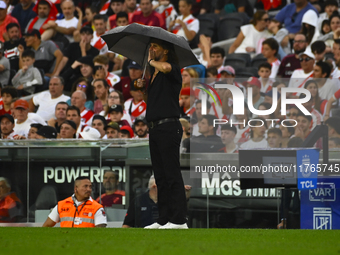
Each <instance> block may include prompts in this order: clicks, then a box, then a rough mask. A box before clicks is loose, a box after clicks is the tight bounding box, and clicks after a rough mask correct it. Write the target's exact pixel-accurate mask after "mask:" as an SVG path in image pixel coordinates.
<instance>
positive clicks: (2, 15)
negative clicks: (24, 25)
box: [0, 1, 19, 42]
mask: <svg viewBox="0 0 340 255" xmlns="http://www.w3.org/2000/svg"><path fill="white" fill-rule="evenodd" d="M9 23H17V24H19V22H18V21H17V19H16V18H14V17H12V16H11V15H10V14H7V4H6V3H5V2H4V1H0V41H1V42H5V41H8V40H9V38H8V34H7V32H6V26H7V25H8V24H9Z"/></svg>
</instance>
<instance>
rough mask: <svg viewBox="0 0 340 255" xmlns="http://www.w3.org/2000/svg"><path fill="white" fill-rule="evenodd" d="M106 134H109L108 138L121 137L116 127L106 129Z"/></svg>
mask: <svg viewBox="0 0 340 255" xmlns="http://www.w3.org/2000/svg"><path fill="white" fill-rule="evenodd" d="M106 136H107V139H113V138H118V137H119V132H118V130H116V129H113V128H110V127H108V128H107V129H106Z"/></svg>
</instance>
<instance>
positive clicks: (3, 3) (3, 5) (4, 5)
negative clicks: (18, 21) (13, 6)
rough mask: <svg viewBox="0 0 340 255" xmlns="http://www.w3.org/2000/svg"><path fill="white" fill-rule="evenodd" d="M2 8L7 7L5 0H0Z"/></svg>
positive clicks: (0, 7)
mask: <svg viewBox="0 0 340 255" xmlns="http://www.w3.org/2000/svg"><path fill="white" fill-rule="evenodd" d="M0 9H7V4H6V3H5V2H4V1H0Z"/></svg>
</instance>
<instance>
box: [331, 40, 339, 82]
mask: <svg viewBox="0 0 340 255" xmlns="http://www.w3.org/2000/svg"><path fill="white" fill-rule="evenodd" d="M333 54H334V59H335V64H336V68H335V69H334V71H333V72H332V78H333V79H337V78H340V69H339V68H340V39H336V40H334V44H333Z"/></svg>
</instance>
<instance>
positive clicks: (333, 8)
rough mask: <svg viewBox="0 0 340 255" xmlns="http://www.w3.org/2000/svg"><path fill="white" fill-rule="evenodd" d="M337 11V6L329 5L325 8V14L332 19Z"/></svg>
mask: <svg viewBox="0 0 340 255" xmlns="http://www.w3.org/2000/svg"><path fill="white" fill-rule="evenodd" d="M337 9H338V7H336V5H327V6H326V7H325V12H326V13H327V15H328V17H330V16H331V15H332V14H333V12H334V11H336V10H337Z"/></svg>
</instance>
